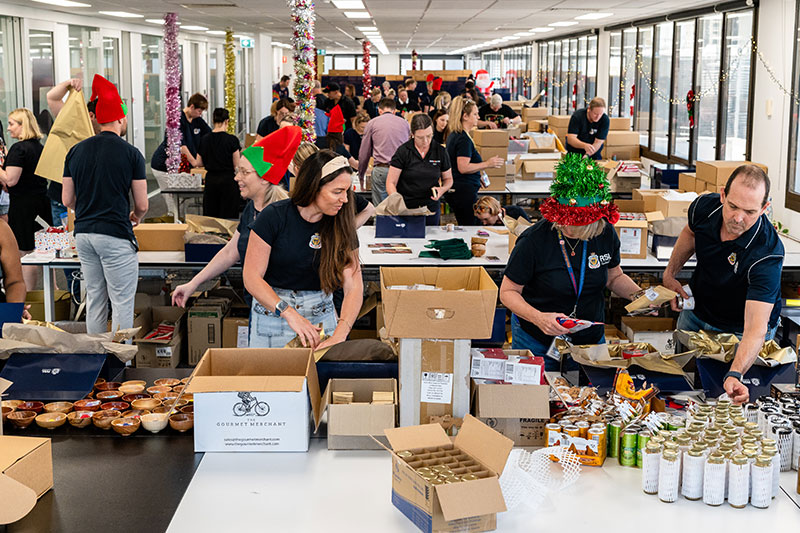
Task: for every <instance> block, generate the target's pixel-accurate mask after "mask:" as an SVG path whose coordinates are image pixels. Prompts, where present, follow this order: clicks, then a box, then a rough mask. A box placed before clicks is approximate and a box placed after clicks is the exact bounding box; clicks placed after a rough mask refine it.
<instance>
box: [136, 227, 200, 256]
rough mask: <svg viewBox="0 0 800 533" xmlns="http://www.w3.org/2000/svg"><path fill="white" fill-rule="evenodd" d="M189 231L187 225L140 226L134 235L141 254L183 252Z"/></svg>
mask: <svg viewBox="0 0 800 533" xmlns="http://www.w3.org/2000/svg"><path fill="white" fill-rule="evenodd" d="M187 229H189V226H188V225H186V224H139V225H138V226H135V227H134V228H133V234H134V235H135V236H136V241H137V242H138V243H139V251H141V252H171V251H175V252H182V251H183V249H184V242H183V236H184V235H185V234H186V230H187Z"/></svg>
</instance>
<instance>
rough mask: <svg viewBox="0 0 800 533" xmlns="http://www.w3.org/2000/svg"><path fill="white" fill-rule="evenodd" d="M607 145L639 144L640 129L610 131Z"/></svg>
mask: <svg viewBox="0 0 800 533" xmlns="http://www.w3.org/2000/svg"><path fill="white" fill-rule="evenodd" d="M604 144H605V146H634V145H636V146H638V145H639V132H638V131H609V132H608V137H606V141H605V143H604Z"/></svg>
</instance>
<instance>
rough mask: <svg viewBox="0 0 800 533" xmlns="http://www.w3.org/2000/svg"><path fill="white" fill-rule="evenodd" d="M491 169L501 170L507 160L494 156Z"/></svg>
mask: <svg viewBox="0 0 800 533" xmlns="http://www.w3.org/2000/svg"><path fill="white" fill-rule="evenodd" d="M489 163H490V165H489V166H490V168H500V167H502V166H503V165H505V164H506V160H505V159H503V158H502V157H500V156H499V155H496V156H494V157H493V158H491V159H490V160H489Z"/></svg>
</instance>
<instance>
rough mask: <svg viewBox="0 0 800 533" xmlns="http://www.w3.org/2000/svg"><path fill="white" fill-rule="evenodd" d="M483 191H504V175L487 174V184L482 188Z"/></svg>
mask: <svg viewBox="0 0 800 533" xmlns="http://www.w3.org/2000/svg"><path fill="white" fill-rule="evenodd" d="M483 190H484V191H498V192H501V191H505V190H506V177H505V174H504V175H503V176H489V186H488V187H484V188H483Z"/></svg>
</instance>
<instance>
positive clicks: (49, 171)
mask: <svg viewBox="0 0 800 533" xmlns="http://www.w3.org/2000/svg"><path fill="white" fill-rule="evenodd" d="M93 135H94V128H92V120H91V119H90V118H89V111H88V110H87V109H86V102H84V100H83V92H82V91H74V90H71V89H70V92H69V96H68V97H67V101H66V103H64V107H62V108H61V111H60V112H59V113H58V116H57V117H56V120H55V122H53V127H52V128H50V133H49V134H48V135H47V141H46V142H45V143H44V150H42V155H41V157H39V164H38V165H36V174H37V175H39V176H41V177H43V178H47V179H49V180H51V181H55V182H58V183H61V178H62V177H63V176H64V160H65V159H66V158H67V152H69V150H70V148H72V147H73V146H75V145H76V144H78V143H79V142H81V141H83V140H84V139H88V138H89V137H92V136H93Z"/></svg>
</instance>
